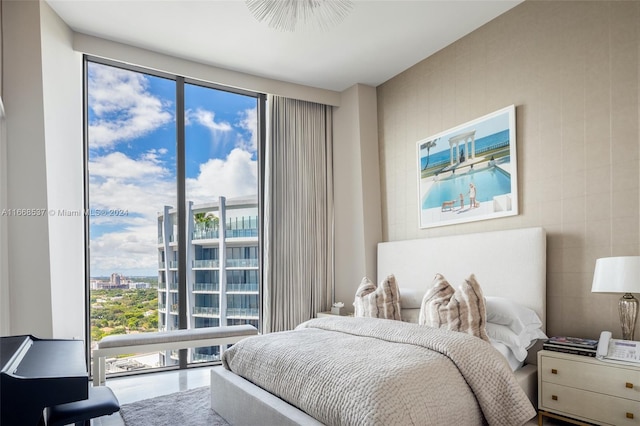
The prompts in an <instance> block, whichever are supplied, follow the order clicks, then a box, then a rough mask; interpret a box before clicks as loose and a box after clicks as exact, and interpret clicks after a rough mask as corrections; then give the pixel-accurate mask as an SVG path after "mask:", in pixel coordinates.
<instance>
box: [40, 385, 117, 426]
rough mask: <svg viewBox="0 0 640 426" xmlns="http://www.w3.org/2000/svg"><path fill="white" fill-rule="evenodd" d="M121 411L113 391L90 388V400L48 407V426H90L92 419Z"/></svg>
mask: <svg viewBox="0 0 640 426" xmlns="http://www.w3.org/2000/svg"><path fill="white" fill-rule="evenodd" d="M119 410H120V403H119V402H118V398H116V396H115V395H114V393H113V391H112V390H111V389H109V388H108V387H106V386H96V387H93V386H89V398H87V399H83V400H80V401H74V402H69V403H66V404H60V405H55V406H53V407H48V408H47V409H46V410H45V411H46V418H47V423H46V425H47V426H64V425H68V424H72V423H74V424H75V425H76V426H89V425H90V424H91V419H94V418H96V417H102V416H107V415H109V414H113V413H115V412H116V411H119Z"/></svg>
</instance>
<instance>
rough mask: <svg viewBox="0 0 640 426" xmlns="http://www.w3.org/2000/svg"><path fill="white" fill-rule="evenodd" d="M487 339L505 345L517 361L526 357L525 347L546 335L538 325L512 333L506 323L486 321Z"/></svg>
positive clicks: (527, 347) (544, 337)
mask: <svg viewBox="0 0 640 426" xmlns="http://www.w3.org/2000/svg"><path fill="white" fill-rule="evenodd" d="M486 330H487V335H488V336H489V339H492V340H495V341H498V342H500V343H503V344H504V345H506V346H507V347H508V348H509V349H510V350H511V352H512V353H513V355H514V356H515V358H516V359H517V360H518V361H524V359H525V358H526V357H527V349H529V348H530V347H531V345H532V344H533V343H535V340H536V339H546V338H547V336H546V335H545V334H544V333H543V332H542V330H540V328H539V327H536V326H535V325H534V326H529V327H528V328H525V329H524V330H523V331H522V333H519V334H517V333H514V332H513V330H511V329H510V328H509V326H507V325H503V324H495V323H490V322H488V323H487V324H486Z"/></svg>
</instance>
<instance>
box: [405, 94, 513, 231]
mask: <svg viewBox="0 0 640 426" xmlns="http://www.w3.org/2000/svg"><path fill="white" fill-rule="evenodd" d="M417 150H418V201H419V212H420V228H432V227H436V226H444V225H452V224H456V223H464V222H472V221H477V220H485V219H494V218H499V217H504V216H513V215H517V214H518V171H517V160H516V118H515V106H514V105H511V106H508V107H506V108H503V109H501V110H498V111H495V112H493V113H491V114H487V115H485V116H483V117H480V118H477V119H475V120H472V121H469V122H468V123H464V124H461V125H459V126H456V127H454V128H452V129H449V130H446V131H444V132H441V133H438V134H436V135H433V136H430V137H428V138H426V139H423V140H421V141H419V142H418V143H417Z"/></svg>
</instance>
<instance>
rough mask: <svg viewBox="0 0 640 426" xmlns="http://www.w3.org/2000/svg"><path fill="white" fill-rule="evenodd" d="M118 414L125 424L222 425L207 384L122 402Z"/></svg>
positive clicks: (141, 425)
mask: <svg viewBox="0 0 640 426" xmlns="http://www.w3.org/2000/svg"><path fill="white" fill-rule="evenodd" d="M120 415H121V416H122V418H123V420H124V424H125V425H126V426H165V425H166V426H224V425H228V424H229V423H227V422H226V421H225V420H224V419H223V418H222V417H220V416H219V415H218V413H216V412H215V411H213V410H212V409H211V400H210V399H209V387H208V386H203V387H200V388H195V389H191V390H187V391H183V392H176V393H172V394H169V395H163V396H158V397H155V398H151V399H145V400H142V401H137V402H133V403H131V404H124V405H123V406H122V407H121V408H120Z"/></svg>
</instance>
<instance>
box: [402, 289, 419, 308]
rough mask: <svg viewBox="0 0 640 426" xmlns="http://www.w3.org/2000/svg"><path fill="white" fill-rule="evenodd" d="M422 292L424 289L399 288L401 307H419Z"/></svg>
mask: <svg viewBox="0 0 640 426" xmlns="http://www.w3.org/2000/svg"><path fill="white" fill-rule="evenodd" d="M424 293H425V292H424V290H423V291H418V290H414V289H412V288H401V289H400V307H401V308H402V309H420V307H421V306H422V298H423V297H424Z"/></svg>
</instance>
